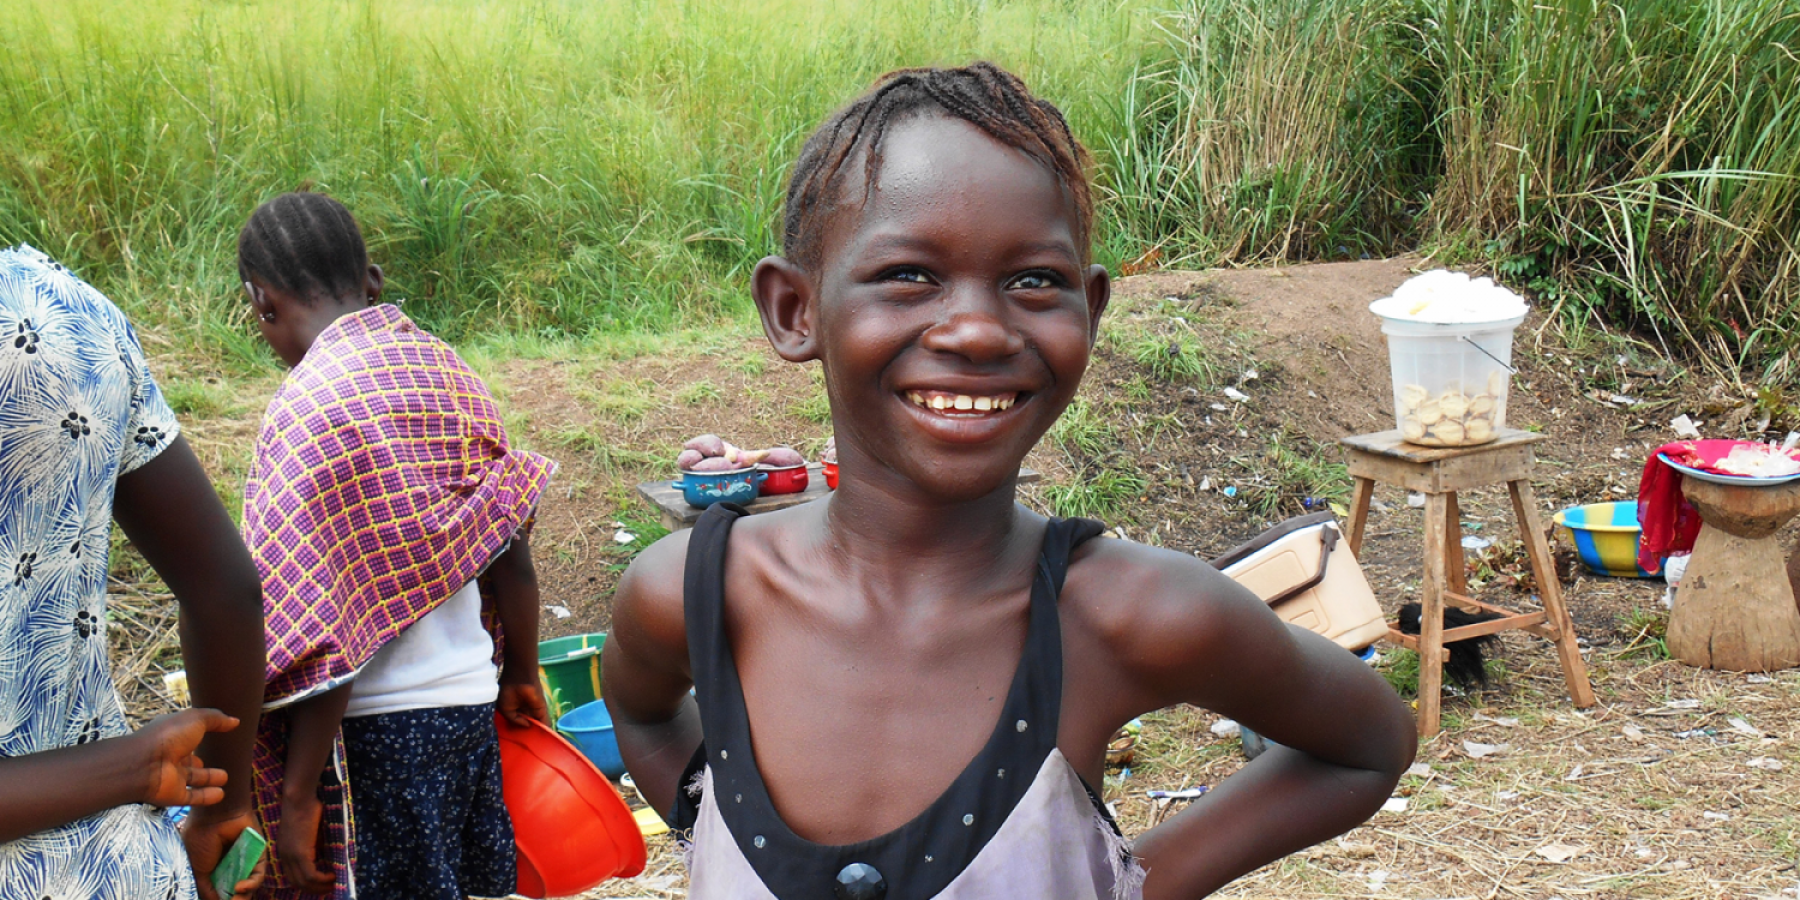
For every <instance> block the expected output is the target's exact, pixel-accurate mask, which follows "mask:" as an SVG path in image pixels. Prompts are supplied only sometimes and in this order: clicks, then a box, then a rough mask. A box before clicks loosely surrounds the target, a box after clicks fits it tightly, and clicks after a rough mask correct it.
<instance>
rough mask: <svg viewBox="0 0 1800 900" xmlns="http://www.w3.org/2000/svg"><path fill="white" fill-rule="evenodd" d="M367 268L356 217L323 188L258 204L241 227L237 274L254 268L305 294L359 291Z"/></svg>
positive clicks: (282, 287)
mask: <svg viewBox="0 0 1800 900" xmlns="http://www.w3.org/2000/svg"><path fill="white" fill-rule="evenodd" d="M368 269H369V251H368V248H367V247H365V246H364V245H363V237H362V230H361V229H359V228H357V227H356V219H355V218H353V217H352V216H351V215H350V211H349V210H347V209H345V208H344V204H342V203H339V202H337V201H336V200H333V199H331V198H330V197H327V196H325V195H324V194H314V193H304V192H303V193H291V194H282V195H281V196H279V197H276V198H275V199H273V200H270V201H269V202H267V203H264V204H263V205H261V206H259V207H257V208H256V212H253V213H251V214H250V221H249V222H246V223H244V230H243V231H241V232H239V233H238V276H239V277H240V278H242V279H244V280H245V281H248V280H250V276H251V275H252V274H255V275H256V276H257V277H259V278H261V279H263V280H264V281H265V282H267V283H268V284H269V286H270V287H274V288H277V289H280V290H282V291H284V292H286V293H289V294H293V295H294V296H296V297H299V298H301V299H304V300H308V301H311V300H314V299H318V298H321V297H342V296H345V295H348V294H355V293H358V292H360V291H361V290H362V288H363V279H364V277H365V275H366V273H367V272H368Z"/></svg>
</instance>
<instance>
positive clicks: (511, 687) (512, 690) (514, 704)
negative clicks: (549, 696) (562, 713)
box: [496, 680, 550, 728]
mask: <svg viewBox="0 0 1800 900" xmlns="http://www.w3.org/2000/svg"><path fill="white" fill-rule="evenodd" d="M496 706H497V707H498V708H499V710H500V714H501V715H503V716H505V717H506V721H508V722H511V723H513V724H514V725H517V726H519V727H521V728H524V727H525V726H526V720H527V719H536V720H538V721H539V722H542V723H544V724H545V725H548V724H550V707H549V706H548V705H547V704H545V703H544V689H543V688H542V687H539V686H538V683H537V682H536V681H535V680H533V681H530V682H520V683H507V682H501V684H500V699H499V701H498V702H497V703H496Z"/></svg>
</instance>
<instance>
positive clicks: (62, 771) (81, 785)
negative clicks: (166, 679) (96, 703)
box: [0, 709, 238, 844]
mask: <svg viewBox="0 0 1800 900" xmlns="http://www.w3.org/2000/svg"><path fill="white" fill-rule="evenodd" d="M237 724H238V721H237V720H236V719H233V718H232V717H230V716H228V715H225V714H224V713H222V712H219V711H218V710H216V709H185V710H182V711H181V712H178V713H173V714H171V715H167V716H162V717H161V718H158V719H156V720H155V721H153V722H151V723H150V724H148V725H145V726H144V727H143V728H140V729H138V730H137V731H134V732H132V733H131V734H127V735H121V736H119V737H116V738H108V739H107V740H104V741H95V742H94V743H91V744H79V745H76V746H73V747H63V748H60V749H57V750H46V751H44V752H42V753H31V754H27V755H25V756H15V757H0V844H4V843H6V842H8V841H13V840H17V839H19V838H22V837H25V836H26V835H29V834H34V833H36V832H39V831H44V830H46V829H50V828H55V827H56V826H58V825H66V824H68V823H70V822H73V821H75V820H76V819H80V818H84V817H86V816H91V815H93V814H94V813H97V812H101V811H103V810H108V809H112V808H113V807H115V806H124V805H126V804H128V803H154V804H156V805H158V806H183V805H187V806H193V807H195V808H196V811H198V808H199V807H202V806H206V805H209V804H214V803H218V802H219V801H220V800H221V799H223V798H224V796H225V791H224V789H223V788H222V787H220V786H221V785H223V784H224V783H225V772H224V771H223V770H221V769H217V768H207V767H206V766H205V765H204V764H202V763H201V762H200V760H199V758H198V757H196V756H194V748H195V747H197V746H199V744H200V740H201V738H203V737H205V736H206V735H207V734H208V733H212V732H220V731H229V730H230V729H231V728H232V727H233V726H235V725H237Z"/></svg>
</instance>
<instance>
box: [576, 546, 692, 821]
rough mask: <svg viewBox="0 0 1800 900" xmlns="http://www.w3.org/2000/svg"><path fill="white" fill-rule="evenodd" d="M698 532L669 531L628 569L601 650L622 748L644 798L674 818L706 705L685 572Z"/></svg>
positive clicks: (609, 708) (608, 697)
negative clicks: (690, 634)
mask: <svg viewBox="0 0 1800 900" xmlns="http://www.w3.org/2000/svg"><path fill="white" fill-rule="evenodd" d="M689 533H690V532H687V531H680V532H676V533H675V534H672V535H669V536H668V537H666V538H663V539H662V540H660V541H657V542H656V543H655V544H653V545H651V546H650V548H649V549H647V550H645V551H644V552H643V553H642V554H641V555H640V556H638V558H637V559H636V560H634V561H633V562H632V564H631V568H629V569H626V570H625V576H624V577H623V578H621V579H620V580H619V588H618V590H617V591H616V592H615V593H614V595H613V624H612V634H610V635H609V636H608V637H607V639H606V650H605V652H603V653H601V654H600V665H601V668H602V673H601V676H602V681H603V683H604V684H605V686H606V691H605V696H604V699H605V700H606V708H607V711H608V712H610V713H612V720H613V732H614V734H616V735H618V738H619V753H620V755H621V756H623V757H624V758H625V767H626V768H627V769H629V770H630V771H631V777H632V780H633V781H635V782H636V783H637V786H638V790H640V791H642V792H643V794H644V799H645V800H647V801H649V803H650V805H651V806H652V807H654V808H655V809H656V811H657V812H658V813H659V814H661V815H663V816H667V815H669V814H670V812H671V811H672V810H673V809H674V808H675V795H676V790H677V789H678V787H679V785H678V782H679V781H680V780H681V775H682V772H684V771H685V770H686V769H687V764H688V761H689V760H691V759H692V758H693V756H694V751H695V750H696V749H698V748H699V746H700V740H701V731H700V707H699V705H698V704H696V703H695V702H694V698H693V697H692V696H690V695H689V694H688V689H689V688H691V687H693V676H692V675H691V674H690V673H691V671H692V670H691V669H690V668H689V666H688V653H687V628H686V616H685V614H684V613H683V611H682V572H683V569H684V568H685V563H686V558H687V541H688V535H689Z"/></svg>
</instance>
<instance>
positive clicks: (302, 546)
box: [244, 305, 555, 896]
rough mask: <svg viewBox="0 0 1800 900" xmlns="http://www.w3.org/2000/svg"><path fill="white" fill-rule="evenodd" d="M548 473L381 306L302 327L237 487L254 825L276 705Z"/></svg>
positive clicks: (508, 534) (401, 318) (483, 538)
mask: <svg viewBox="0 0 1800 900" xmlns="http://www.w3.org/2000/svg"><path fill="white" fill-rule="evenodd" d="M554 470H555V463H553V462H551V461H550V460H549V459H547V458H545V457H543V456H540V455H538V454H536V453H530V452H526V451H521V450H517V449H514V448H513V447H511V446H510V445H509V443H508V440H507V435H506V428H505V426H504V425H503V424H502V423H501V420H500V413H499V410H498V409H496V408H495V406H494V400H493V397H492V396H491V395H490V394H489V393H488V389H487V386H486V385H485V384H483V383H482V381H481V379H480V378H479V377H477V376H476V375H475V373H474V372H473V371H472V370H470V369H469V367H468V365H467V364H466V363H464V362H463V361H462V359H461V358H459V357H458V356H457V355H456V352H455V351H453V350H451V349H450V346H449V345H448V344H445V343H444V342H443V341H440V340H438V339H437V338H435V337H433V336H431V335H430V334H428V333H426V332H425V331H423V330H421V329H420V328H419V327H418V326H417V325H414V324H413V322H412V321H411V320H410V319H408V318H407V317H406V316H405V315H402V314H401V312H400V310H399V309H397V308H396V307H393V306H386V305H378V306H371V307H369V308H368V309H366V310H362V311H359V312H356V313H352V314H350V315H347V316H344V317H342V318H340V319H338V320H337V321H336V322H334V323H332V324H331V326H330V327H328V328H326V329H325V330H324V331H323V332H321V333H320V334H319V337H318V339H317V340H316V341H315V342H314V343H313V346H312V348H311V349H310V350H309V351H307V354H306V358H305V359H304V360H302V361H301V362H300V364H299V365H298V366H295V367H294V370H293V372H292V373H290V374H289V375H288V378H287V381H285V382H284V383H283V384H282V386H281V389H280V390H279V391H277V392H276V394H275V398H274V399H273V400H272V401H270V403H269V409H268V412H267V413H266V414H265V415H264V417H263V425H262V431H261V433H260V434H259V435H258V436H257V442H256V458H255V461H254V464H253V469H252V471H251V474H250V478H249V481H248V483H247V485H246V487H245V489H244V541H245V543H246V544H248V545H249V547H250V550H251V552H252V554H254V555H255V558H256V564H257V568H258V569H259V570H260V572H261V574H262V579H263V613H264V617H265V621H266V623H267V624H266V641H267V644H268V673H267V674H268V687H267V689H266V693H265V695H264V700H265V704H266V705H267V707H268V708H269V709H270V710H271V711H270V712H269V713H268V714H267V715H265V716H264V717H263V727H262V728H261V729H260V733H259V734H258V739H257V750H256V781H257V785H256V786H257V806H258V812H259V813H260V814H261V815H262V817H263V822H264V824H265V825H267V826H268V828H269V829H270V832H271V838H273V832H274V831H275V830H277V829H278V828H279V823H278V820H279V818H280V806H281V803H280V797H281V778H282V770H283V762H284V761H285V759H286V756H287V752H286V751H287V747H286V731H287V727H286V725H287V723H286V718H287V717H286V716H285V715H284V714H282V713H281V712H280V709H279V708H280V707H284V706H286V705H288V704H291V703H293V702H295V701H296V700H299V699H302V698H304V697H308V696H311V695H314V694H317V693H320V692H323V691H326V690H330V689H332V688H334V687H337V686H338V685H341V684H343V683H344V682H345V681H347V680H349V679H350V678H352V677H353V676H354V675H355V674H356V672H357V670H358V669H360V668H361V667H362V666H363V665H364V664H366V663H367V662H368V661H369V659H370V658H371V657H373V656H374V655H375V652H376V651H377V650H380V649H381V647H382V646H383V645H384V644H386V643H387V642H388V641H389V640H391V639H393V638H394V637H395V636H397V635H399V634H400V632H402V631H404V630H405V629H406V628H407V627H408V626H410V625H411V624H412V623H414V622H416V621H418V620H419V619H420V618H421V617H423V616H424V615H425V614H426V613H428V612H430V611H431V610H433V609H435V608H436V607H437V606H438V604H440V603H442V602H443V601H444V600H445V599H447V598H449V597H450V595H451V594H453V593H455V592H456V591H457V590H459V589H461V588H462V586H463V585H465V584H468V583H469V582H471V581H473V580H475V579H476V577H477V576H478V575H480V574H481V572H482V570H484V569H486V568H487V566H488V564H489V563H490V562H492V561H493V559H494V557H495V556H496V555H497V554H498V553H499V552H500V551H501V550H502V549H503V548H504V547H505V546H506V544H507V542H508V541H510V540H511V539H512V538H513V536H514V535H515V534H517V533H518V532H519V531H520V529H521V528H522V527H523V526H524V525H525V523H526V522H528V521H529V519H530V517H531V516H532V514H533V512H534V510H535V508H536V506H537V502H538V498H539V497H540V496H541V495H542V494H543V491H544V487H545V485H546V484H547V483H548V482H549V479H550V476H551V474H552V473H553V472H554ZM339 750H340V751H341V745H340V747H339ZM337 758H338V759H340V760H341V759H342V756H341V752H340V753H339V754H337ZM348 789H349V785H348V784H344V785H342V798H341V802H342V808H341V809H340V810H337V811H336V812H335V814H333V815H332V816H331V817H332V818H334V819H337V821H333V822H331V823H329V828H330V829H331V840H330V841H329V842H328V843H331V844H332V845H333V846H332V855H333V856H334V857H338V856H340V855H341V857H342V862H343V863H349V862H351V861H353V860H354V858H355V854H354V830H353V826H352V825H351V822H352V817H351V813H350V803H349V790H348ZM274 875H275V873H273V872H272V873H271V876H272V877H271V879H270V880H271V881H276V880H277V878H276V877H274ZM342 876H343V870H342V869H340V870H339V878H338V884H339V889H340V892H341V891H342V889H343V888H344V886H345V882H346V881H347V880H348V879H346V878H344V877H342ZM280 895H281V894H280V893H271V894H269V896H280Z"/></svg>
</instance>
